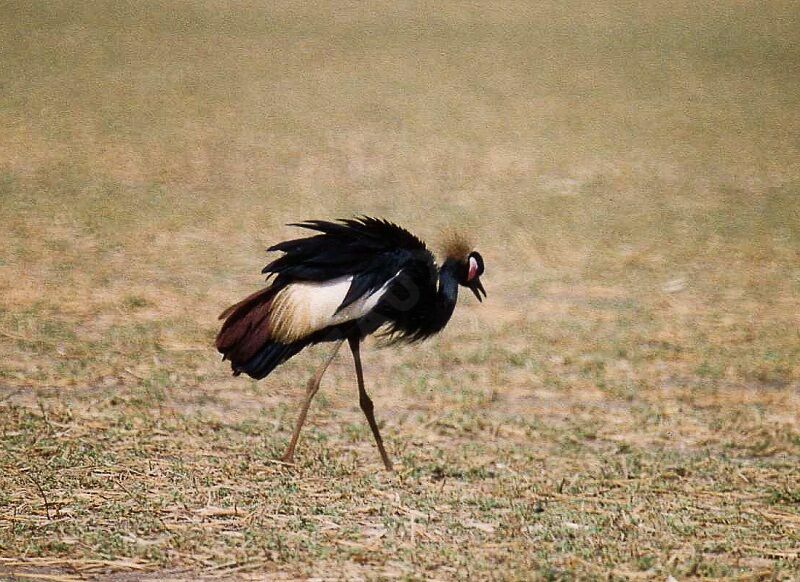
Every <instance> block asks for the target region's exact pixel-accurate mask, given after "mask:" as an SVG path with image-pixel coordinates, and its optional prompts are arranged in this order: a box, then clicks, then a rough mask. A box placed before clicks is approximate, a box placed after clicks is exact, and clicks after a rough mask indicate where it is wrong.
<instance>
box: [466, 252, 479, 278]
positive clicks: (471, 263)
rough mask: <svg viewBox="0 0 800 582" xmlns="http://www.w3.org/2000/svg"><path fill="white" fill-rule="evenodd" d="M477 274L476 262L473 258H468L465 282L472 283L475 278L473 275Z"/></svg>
mask: <svg viewBox="0 0 800 582" xmlns="http://www.w3.org/2000/svg"><path fill="white" fill-rule="evenodd" d="M477 274H478V261H476V260H475V257H470V258H469V272H468V273H467V281H472V280H473V279H474V278H475V275H477Z"/></svg>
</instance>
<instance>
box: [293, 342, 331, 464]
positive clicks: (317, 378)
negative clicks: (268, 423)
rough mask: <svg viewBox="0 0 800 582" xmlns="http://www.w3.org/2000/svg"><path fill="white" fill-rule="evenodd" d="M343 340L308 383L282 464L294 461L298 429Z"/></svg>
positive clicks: (298, 434) (301, 426)
mask: <svg viewBox="0 0 800 582" xmlns="http://www.w3.org/2000/svg"><path fill="white" fill-rule="evenodd" d="M343 341H344V340H343V339H341V340H338V341H337V342H336V344H335V345H334V346H333V350H332V351H331V354H330V355H329V356H328V357H327V359H326V360H325V361H324V362H323V363H322V365H321V366H320V367H319V369H318V370H317V373H316V374H314V376H313V377H312V378H311V379H310V380H309V381H308V387H307V388H306V397H305V400H304V401H303V408H302V409H301V410H300V416H298V417H297V422H296V423H295V426H294V432H293V433H292V439H291V440H290V441H289V446H288V447H286V452H285V453H284V454H283V457H282V458H281V460H282V461H283V462H284V463H291V462H292V459H294V448H295V447H296V446H297V439H298V438H299V437H300V429H301V428H303V423H304V422H305V421H306V414H308V407H309V406H311V400H312V399H313V398H314V395H315V394H316V393H317V390H319V385H320V382H322V375H323V374H324V373H325V370H327V369H328V366H330V364H331V362H332V361H333V358H334V357H335V356H336V352H338V351H339V348H340V347H341V346H342V342H343Z"/></svg>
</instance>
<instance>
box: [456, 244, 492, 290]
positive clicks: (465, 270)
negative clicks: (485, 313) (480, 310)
mask: <svg viewBox="0 0 800 582" xmlns="http://www.w3.org/2000/svg"><path fill="white" fill-rule="evenodd" d="M483 270H484V267H483V257H482V256H481V254H480V253H479V252H478V251H472V252H471V253H470V254H469V255H467V258H466V260H465V261H464V263H463V264H462V266H461V274H462V276H461V277H460V278H459V283H460V284H461V285H463V286H464V287H468V288H469V289H470V291H472V292H473V293H474V294H475V297H477V298H478V301H483V299H482V298H481V293H483V296H484V297H486V289H484V288H483V284H482V283H481V275H483Z"/></svg>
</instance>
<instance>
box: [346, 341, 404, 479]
mask: <svg viewBox="0 0 800 582" xmlns="http://www.w3.org/2000/svg"><path fill="white" fill-rule="evenodd" d="M348 341H349V343H350V350H351V351H352V352H353V361H354V362H355V364H356V378H357V379H358V403H359V404H360V405H361V410H363V411H364V416H366V417H367V422H368V423H369V427H370V428H371V429H372V435H373V436H374V437H375V443H376V444H377V445H378V451H380V453H381V459H383V465H384V466H385V467H386V470H387V471H392V470H394V468H393V467H392V462H391V461H390V460H389V455H387V454H386V449H384V448H383V439H382V438H381V433H380V431H379V430H378V423H376V422H375V414H374V413H373V409H374V407H373V406H372V400H370V398H369V395H368V394H367V391H366V389H365V388H364V373H363V371H362V370H361V351H360V343H361V339H360V338H359V337H358V336H357V335H356V336H350V337H349V338H348Z"/></svg>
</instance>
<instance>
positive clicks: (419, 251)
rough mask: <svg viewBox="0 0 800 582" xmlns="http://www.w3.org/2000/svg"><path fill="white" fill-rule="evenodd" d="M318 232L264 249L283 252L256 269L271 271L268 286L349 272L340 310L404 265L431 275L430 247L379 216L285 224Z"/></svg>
mask: <svg viewBox="0 0 800 582" xmlns="http://www.w3.org/2000/svg"><path fill="white" fill-rule="evenodd" d="M290 226H298V227H300V228H306V229H309V230H313V231H317V232H319V233H321V234H318V235H314V236H310V237H306V238H297V239H293V240H288V241H284V242H282V243H278V244H276V245H274V246H272V247H270V248H269V249H267V250H268V251H281V252H283V253H284V255H283V256H281V257H279V258H277V259H275V260H274V261H272V262H271V263H269V264H268V265H267V266H266V267H264V269H263V270H262V273H268V274H270V275H274V276H275V280H274V282H273V287H277V288H280V287H283V286H285V285H288V284H289V283H291V282H292V281H329V280H331V279H337V278H340V277H347V276H352V277H353V281H352V283H351V285H350V289H349V290H348V293H347V295H346V296H345V299H344V301H343V302H342V304H341V305H340V306H339V309H343V308H344V307H347V306H348V305H350V304H351V303H352V302H353V301H355V300H357V299H358V298H359V297H362V296H363V295H364V294H368V293H372V292H374V291H377V290H378V289H380V288H381V287H382V286H383V285H385V284H386V282H387V281H389V280H390V279H392V278H393V277H395V276H396V275H397V274H398V273H400V272H401V271H402V270H403V269H404V268H407V267H409V266H411V265H413V266H414V268H415V270H417V271H419V270H420V267H423V269H425V270H428V271H429V273H430V274H431V275H430V276H431V277H433V276H435V262H434V258H433V255H432V254H431V252H430V250H428V248H427V247H426V246H425V243H423V242H422V241H421V240H420V239H418V238H417V237H416V236H414V235H413V234H411V233H410V232H408V231H407V230H405V229H404V228H401V227H400V226H397V225H396V224H393V223H391V222H389V221H387V220H383V219H380V218H372V217H368V216H362V217H359V218H350V219H343V220H339V221H337V222H328V221H323V220H309V221H306V222H300V223H295V224H291V225H290Z"/></svg>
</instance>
